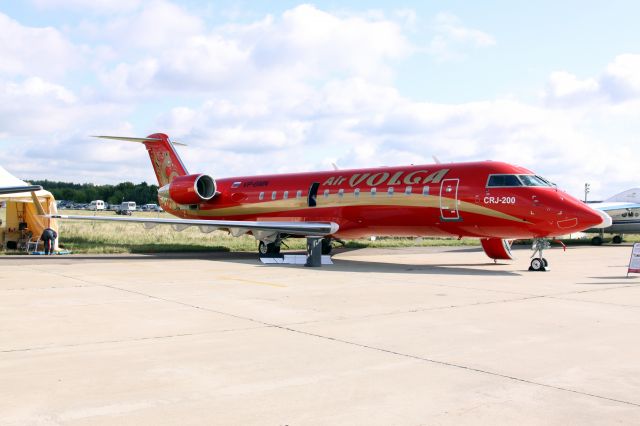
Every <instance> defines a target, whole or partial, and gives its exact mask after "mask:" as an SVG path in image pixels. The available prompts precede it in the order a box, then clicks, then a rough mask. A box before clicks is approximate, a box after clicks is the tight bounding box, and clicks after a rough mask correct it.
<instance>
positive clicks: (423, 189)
mask: <svg viewBox="0 0 640 426" xmlns="http://www.w3.org/2000/svg"><path fill="white" fill-rule="evenodd" d="M422 195H429V187H428V186H423V187H422Z"/></svg>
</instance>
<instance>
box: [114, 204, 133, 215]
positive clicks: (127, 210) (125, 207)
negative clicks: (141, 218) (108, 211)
mask: <svg viewBox="0 0 640 426" xmlns="http://www.w3.org/2000/svg"><path fill="white" fill-rule="evenodd" d="M134 211H136V202H135V201H123V202H122V203H121V204H120V208H119V209H116V214H123V215H127V216H131V213H133V212H134Z"/></svg>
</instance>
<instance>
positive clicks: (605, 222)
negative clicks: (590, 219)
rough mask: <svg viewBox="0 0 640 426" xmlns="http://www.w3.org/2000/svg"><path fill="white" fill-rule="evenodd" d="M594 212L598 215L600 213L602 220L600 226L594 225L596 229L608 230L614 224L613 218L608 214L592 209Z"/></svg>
mask: <svg viewBox="0 0 640 426" xmlns="http://www.w3.org/2000/svg"><path fill="white" fill-rule="evenodd" d="M592 210H594V211H595V212H596V213H598V215H600V219H601V220H602V222H601V223H600V224H598V225H594V226H593V227H594V228H608V227H610V226H611V225H612V224H613V218H612V217H611V216H609V215H608V214H607V213H606V212H603V211H602V210H596V209H592Z"/></svg>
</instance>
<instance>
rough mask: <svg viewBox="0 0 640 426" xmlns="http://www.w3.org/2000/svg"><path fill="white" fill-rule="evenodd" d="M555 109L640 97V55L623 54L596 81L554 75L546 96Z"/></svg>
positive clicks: (551, 77) (566, 75)
mask: <svg viewBox="0 0 640 426" xmlns="http://www.w3.org/2000/svg"><path fill="white" fill-rule="evenodd" d="M543 97H544V98H545V100H546V101H547V102H548V103H549V104H550V105H554V106H563V107H576V108H584V107H589V106H590V104H591V103H593V102H598V103H621V102H626V101H629V100H634V99H638V98H639V97H640V55H637V54H624V55H619V56H617V57H616V58H615V59H614V60H613V62H611V63H610V64H608V65H607V66H606V68H605V70H604V71H603V73H602V74H601V75H600V76H598V77H597V78H586V79H582V80H581V79H579V78H578V77H576V76H575V75H573V74H571V73H569V72H566V71H557V72H553V73H551V75H550V76H549V81H548V83H547V88H546V90H545V92H544V94H543Z"/></svg>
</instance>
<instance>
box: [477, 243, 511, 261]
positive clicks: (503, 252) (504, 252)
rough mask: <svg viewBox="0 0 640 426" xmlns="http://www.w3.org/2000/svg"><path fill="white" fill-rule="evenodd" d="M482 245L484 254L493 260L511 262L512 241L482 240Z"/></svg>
mask: <svg viewBox="0 0 640 426" xmlns="http://www.w3.org/2000/svg"><path fill="white" fill-rule="evenodd" d="M480 244H482V249H483V250H484V253H485V254H486V255H487V256H489V257H490V258H491V259H493V260H498V259H500V260H511V259H513V255H512V254H511V241H509V240H503V239H501V238H481V239H480Z"/></svg>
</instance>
